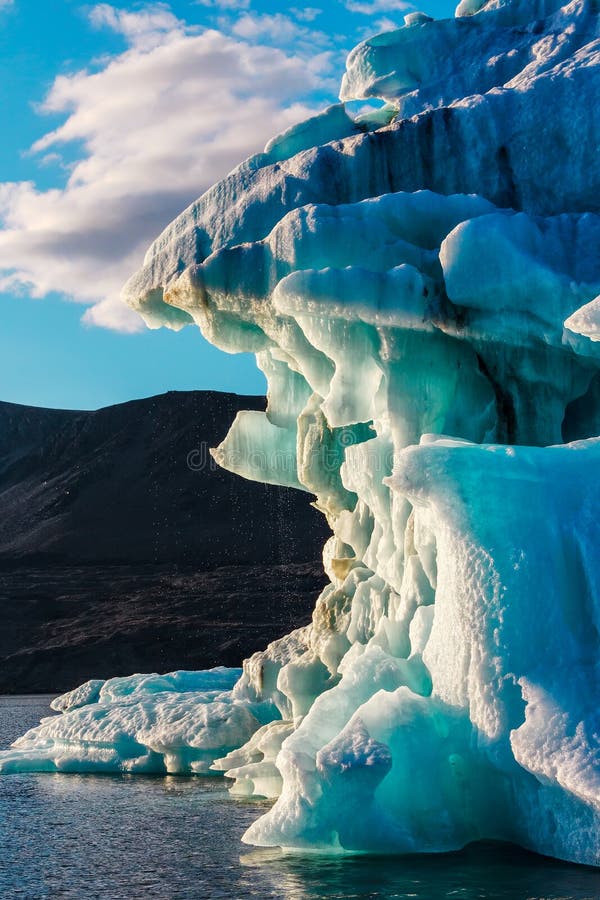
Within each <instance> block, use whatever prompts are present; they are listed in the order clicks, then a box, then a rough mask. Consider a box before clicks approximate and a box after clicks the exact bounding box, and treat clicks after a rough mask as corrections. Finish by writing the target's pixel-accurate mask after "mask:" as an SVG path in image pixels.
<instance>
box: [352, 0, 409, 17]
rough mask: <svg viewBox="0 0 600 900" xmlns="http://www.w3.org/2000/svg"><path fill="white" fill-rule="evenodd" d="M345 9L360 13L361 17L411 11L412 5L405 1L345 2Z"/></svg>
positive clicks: (358, 0) (368, 0)
mask: <svg viewBox="0 0 600 900" xmlns="http://www.w3.org/2000/svg"><path fill="white" fill-rule="evenodd" d="M345 6H346V9H347V10H349V11H350V12H354V13H361V14H362V15H363V16H376V15H377V14H378V13H386V12H398V11H402V10H409V9H413V8H414V7H413V4H412V3H408V2H406V0H346V3H345Z"/></svg>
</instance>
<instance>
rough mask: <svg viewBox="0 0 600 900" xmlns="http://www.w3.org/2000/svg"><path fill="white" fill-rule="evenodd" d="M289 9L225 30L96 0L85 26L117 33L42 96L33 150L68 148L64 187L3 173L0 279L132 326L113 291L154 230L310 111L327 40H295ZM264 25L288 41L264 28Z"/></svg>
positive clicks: (297, 28)
mask: <svg viewBox="0 0 600 900" xmlns="http://www.w3.org/2000/svg"><path fill="white" fill-rule="evenodd" d="M0 2H1V0H0ZM207 4H208V0H203V5H207ZM211 5H214V6H215V7H219V8H220V9H223V8H224V7H229V8H230V9H231V8H235V9H243V8H244V7H245V6H246V5H247V4H245V3H243V2H242V3H235V4H234V3H232V2H226V3H223V2H222V0H220V2H219V3H218V4H217V3H214V4H211ZM275 18H276V17H275ZM285 18H286V17H283V16H282V17H281V18H280V19H277V20H276V21H271V20H269V19H268V18H267V19H265V18H264V17H263V18H262V19H260V18H255V19H250V18H248V17H246V18H245V19H244V18H242V19H237V20H236V21H237V27H236V24H235V23H233V24H232V30H230V31H229V33H227V32H226V31H225V30H223V29H220V30H217V29H205V28H200V27H198V26H194V27H190V26H188V25H186V24H185V23H184V22H182V21H181V20H179V19H178V18H177V17H176V16H175V15H174V14H173V13H172V12H171V10H170V9H169V7H168V6H167V5H165V4H162V3H160V4H153V5H151V6H147V7H145V8H143V9H141V10H138V11H135V12H131V11H125V10H122V9H116V8H114V7H112V6H111V5H109V4H107V3H101V4H99V5H96V6H95V7H93V8H92V9H91V11H90V12H89V20H90V25H91V27H94V28H110V29H112V30H113V31H115V32H117V33H119V34H121V35H122V36H123V38H124V40H125V41H126V44H127V46H126V49H125V50H124V52H122V53H121V54H120V55H118V56H116V57H113V58H111V59H109V60H108V61H105V62H104V63H103V65H102V67H101V68H100V69H99V70H97V71H79V72H76V73H74V74H70V75H60V76H58V77H57V78H56V79H55V81H54V83H53V85H52V87H51V89H50V91H49V93H48V95H47V96H46V98H45V100H44V102H43V104H42V105H41V109H40V111H41V112H47V113H53V114H57V113H58V114H61V115H64V116H65V119H64V122H63V124H61V125H60V126H59V127H58V128H56V129H55V130H53V131H49V132H48V133H46V134H45V135H44V136H43V137H42V138H41V139H40V140H38V141H37V142H36V143H35V144H34V146H33V148H32V152H33V153H34V154H38V155H39V159H40V161H43V160H44V159H48V160H55V159H56V154H59V155H60V154H66V155H67V157H68V155H69V153H72V152H73V148H76V149H77V150H78V156H79V158H78V159H76V161H75V162H74V163H71V164H69V166H68V171H67V176H66V180H65V183H64V184H63V185H62V186H61V187H57V188H53V189H50V190H44V191H41V190H38V189H37V187H36V185H35V184H34V183H33V182H18V183H4V184H0V222H1V224H2V228H1V230H0V288H1V289H4V290H12V291H15V290H25V291H27V292H28V293H29V294H31V295H33V296H36V297H42V296H44V295H46V294H48V293H51V292H58V293H60V294H62V295H64V296H66V297H68V298H70V299H72V300H75V301H78V302H81V303H84V304H88V305H89V309H88V310H87V311H86V313H85V317H84V318H85V320H86V321H87V322H88V323H90V324H96V325H102V326H105V327H109V328H115V329H118V330H124V331H132V330H136V329H138V328H139V327H140V322H139V320H138V317H137V316H135V315H134V314H132V313H131V312H130V311H129V310H128V309H127V308H126V307H125V306H123V305H122V304H121V302H120V300H119V291H120V287H121V285H122V283H123V282H124V281H125V280H126V278H127V277H128V275H129V274H130V273H131V272H132V271H133V270H134V269H135V268H136V267H137V266H138V265H139V263H140V261H141V258H142V256H143V253H144V251H145V249H146V247H147V245H148V243H149V242H150V240H152V238H153V237H155V236H156V234H157V232H158V231H160V229H161V228H162V227H163V226H164V225H166V224H167V223H168V222H169V221H170V220H171V219H172V218H173V217H174V216H175V215H176V214H177V213H178V212H179V211H180V210H181V209H182V208H184V207H185V206H186V205H187V204H188V203H190V202H191V201H192V200H194V199H195V198H196V197H197V196H198V195H199V194H200V193H202V191H203V190H205V189H206V188H208V187H209V186H210V185H211V184H212V183H214V182H215V181H216V180H218V179H220V178H221V177H223V176H224V175H225V174H226V173H227V172H228V171H229V170H230V169H231V168H233V167H234V166H235V165H237V163H239V162H240V161H241V160H242V159H244V158H245V157H247V156H248V155H250V154H251V153H253V152H255V151H258V150H260V149H262V147H263V146H264V144H265V143H266V141H267V140H268V139H269V138H271V137H272V136H273V134H275V133H277V132H278V131H280V130H283V129H284V128H287V127H289V126H290V125H291V124H293V123H295V122H297V121H300V120H301V119H303V118H305V117H306V116H307V115H308V114H310V111H311V109H313V108H314V106H315V92H316V91H322V90H323V88H324V86H326V85H327V83H328V82H327V78H328V77H329V75H330V66H331V58H330V54H329V53H328V51H327V50H326V49H325V47H324V44H323V50H322V52H321V53H318V54H317V55H316V56H314V44H313V47H312V51H313V52H312V54H311V55H310V56H309V54H308V52H307V53H304V52H303V45H305V44H306V45H308V44H309V43H310V41H309V36H308V34H307V29H306V28H305V26H303V25H294V23H293V22H291V20H288V21H287V22H285V21H283V19H285ZM274 28H275V29H279V31H280V34H281V36H282V38H283V40H282V46H284V47H285V46H286V42H287V44H288V45H289V49H280V48H278V47H276V46H272V45H269V43H268V41H266V40H265V37H268V36H269V35H271V37H272V36H273V29H274ZM296 38H301V40H299V41H296ZM316 105H321V104H320V103H317V104H316ZM80 148H81V150H80Z"/></svg>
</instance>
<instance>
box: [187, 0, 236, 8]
mask: <svg viewBox="0 0 600 900" xmlns="http://www.w3.org/2000/svg"><path fill="white" fill-rule="evenodd" d="M194 5H195V6H210V7H213V8H216V9H248V7H249V6H250V0H194Z"/></svg>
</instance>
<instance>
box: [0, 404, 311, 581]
mask: <svg viewBox="0 0 600 900" xmlns="http://www.w3.org/2000/svg"><path fill="white" fill-rule="evenodd" d="M260 408H264V399H263V398H260V397H238V396H236V395H234V394H219V393H214V392H200V391H194V392H190V393H183V392H182V393H175V392H173V393H168V394H163V395H161V396H159V397H151V398H149V399H147V400H135V401H133V402H131V403H124V404H121V405H119V406H112V407H107V408H106V409H101V410H98V411H97V412H69V411H64V410H47V409H35V408H32V407H22V406H16V405H13V404H8V403H0V562H1V561H3V560H4V561H9V560H10V561H11V562H14V561H16V560H20V561H25V560H34V559H35V560H36V561H37V562H43V563H45V564H46V563H50V562H54V563H62V564H67V563H68V564H71V563H81V562H93V563H97V562H112V563H115V562H119V563H126V564H128V565H130V564H132V563H166V562H177V563H180V564H184V565H193V566H196V567H200V568H212V567H214V566H216V565H224V564H227V565H228V564H231V563H234V564H236V565H237V564H245V563H286V562H291V561H303V560H310V559H315V558H318V556H319V555H320V551H321V548H322V546H323V542H324V539H325V535H326V526H325V523H324V520H323V517H322V516H321V515H320V514H319V513H317V512H316V511H315V510H314V509H313V508H312V507H311V506H310V502H309V501H310V499H311V498H309V497H308V496H307V495H306V494H303V493H301V492H298V491H293V490H289V489H285V488H277V487H274V486H270V485H262V484H258V483H254V482H249V481H245V480H244V479H241V478H238V477H236V476H235V475H231V474H230V473H228V472H225V471H223V470H222V469H219V468H218V467H217V466H216V465H215V464H214V462H213V461H212V459H211V457H210V455H209V453H208V450H209V448H210V447H215V446H216V445H217V444H218V443H219V442H220V441H221V440H222V439H223V437H224V436H225V434H226V432H227V430H228V428H229V425H230V424H231V422H232V421H233V419H234V418H235V415H236V413H237V412H238V410H240V409H260Z"/></svg>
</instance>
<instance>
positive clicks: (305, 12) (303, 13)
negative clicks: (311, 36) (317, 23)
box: [290, 6, 323, 22]
mask: <svg viewBox="0 0 600 900" xmlns="http://www.w3.org/2000/svg"><path fill="white" fill-rule="evenodd" d="M290 13H291V14H292V15H293V16H294V17H295V18H296V19H299V20H300V22H314V20H315V19H316V18H317V16H320V15H321V14H322V13H323V10H322V9H317V8H316V7H314V6H307V7H305V8H304V9H302V8H299V7H297V6H292V7H291V9H290Z"/></svg>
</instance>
